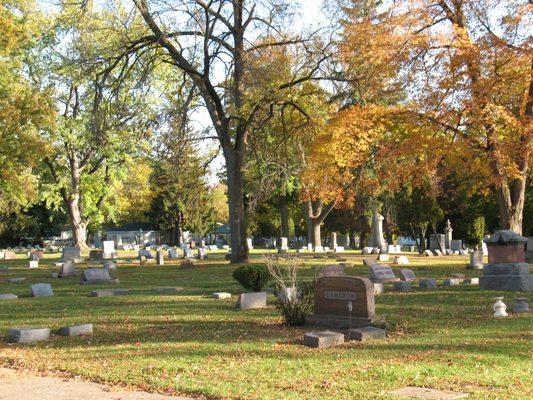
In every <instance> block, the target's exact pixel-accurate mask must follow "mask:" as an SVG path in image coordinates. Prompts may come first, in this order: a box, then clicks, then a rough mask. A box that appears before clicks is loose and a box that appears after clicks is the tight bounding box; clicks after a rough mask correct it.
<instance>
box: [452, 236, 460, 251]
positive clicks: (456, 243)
mask: <svg viewBox="0 0 533 400" xmlns="http://www.w3.org/2000/svg"><path fill="white" fill-rule="evenodd" d="M450 246H451V249H452V250H453V251H460V250H461V249H462V248H463V241H462V240H456V239H454V240H452V241H451V244H450Z"/></svg>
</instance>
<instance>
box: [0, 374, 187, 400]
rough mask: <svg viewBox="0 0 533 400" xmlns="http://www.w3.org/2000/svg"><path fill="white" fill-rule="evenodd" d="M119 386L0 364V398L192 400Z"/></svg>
mask: <svg viewBox="0 0 533 400" xmlns="http://www.w3.org/2000/svg"><path fill="white" fill-rule="evenodd" d="M118 390H119V389H118V388H112V387H108V386H105V385H100V384H98V383H92V382H83V381H81V382H78V381H69V380H65V379H61V378H48V377H41V376H33V375H31V374H29V373H26V372H20V371H15V370H12V369H7V368H0V400H193V399H192V398H190V397H175V396H163V395H159V394H152V393H147V392H132V391H124V390H123V389H120V391H118Z"/></svg>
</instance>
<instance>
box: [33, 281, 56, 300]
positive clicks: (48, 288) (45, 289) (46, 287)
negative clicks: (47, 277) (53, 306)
mask: <svg viewBox="0 0 533 400" xmlns="http://www.w3.org/2000/svg"><path fill="white" fill-rule="evenodd" d="M30 295H31V296H32V297H52V296H53V295H54V291H53V290H52V285H50V284H49V283H36V284H35V285H31V286H30Z"/></svg>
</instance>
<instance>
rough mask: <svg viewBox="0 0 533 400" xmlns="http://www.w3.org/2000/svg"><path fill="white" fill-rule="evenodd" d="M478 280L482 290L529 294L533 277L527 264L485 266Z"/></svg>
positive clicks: (532, 287)
mask: <svg viewBox="0 0 533 400" xmlns="http://www.w3.org/2000/svg"><path fill="white" fill-rule="evenodd" d="M483 274H484V275H483V276H482V277H481V278H479V286H480V288H481V289H483V290H509V291H522V292H530V291H532V290H533V276H532V275H530V274H529V264H527V263H508V264H507V263H501V264H487V265H485V268H483Z"/></svg>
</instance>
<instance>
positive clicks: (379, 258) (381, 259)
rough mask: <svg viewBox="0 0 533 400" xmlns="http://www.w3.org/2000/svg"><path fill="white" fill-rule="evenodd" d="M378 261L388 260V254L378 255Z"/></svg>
mask: <svg viewBox="0 0 533 400" xmlns="http://www.w3.org/2000/svg"><path fill="white" fill-rule="evenodd" d="M378 261H389V255H388V254H380V255H378Z"/></svg>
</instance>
